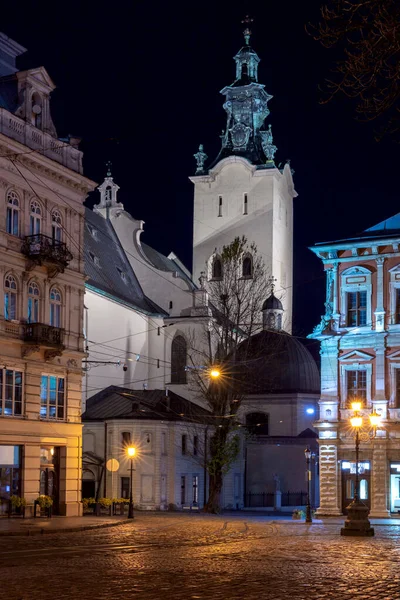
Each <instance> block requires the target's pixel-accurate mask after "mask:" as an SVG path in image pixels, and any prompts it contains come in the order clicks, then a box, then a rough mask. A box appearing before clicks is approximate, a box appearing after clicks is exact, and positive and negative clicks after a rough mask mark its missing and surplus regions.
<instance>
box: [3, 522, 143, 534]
mask: <svg viewBox="0 0 400 600" xmlns="http://www.w3.org/2000/svg"><path fill="white" fill-rule="evenodd" d="M131 521H132V519H124V520H123V521H117V522H116V523H99V524H98V525H81V526H78V527H62V528H60V529H44V528H42V529H40V528H39V527H33V528H31V529H26V530H22V531H0V538H1V537H26V536H32V535H47V534H54V533H76V532H77V531H89V530H92V529H107V528H109V527H117V526H118V525H126V523H131Z"/></svg>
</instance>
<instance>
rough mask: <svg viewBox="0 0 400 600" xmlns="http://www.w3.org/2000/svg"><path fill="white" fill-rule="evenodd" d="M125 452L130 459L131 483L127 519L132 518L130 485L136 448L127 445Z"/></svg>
mask: <svg viewBox="0 0 400 600" xmlns="http://www.w3.org/2000/svg"><path fill="white" fill-rule="evenodd" d="M126 453H127V455H128V457H129V458H130V460H131V482H130V483H131V485H130V488H131V489H130V495H129V510H128V519H133V493H132V486H133V457H134V456H135V454H136V448H135V447H134V446H128V447H127V448H126Z"/></svg>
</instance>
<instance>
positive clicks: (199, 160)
mask: <svg viewBox="0 0 400 600" xmlns="http://www.w3.org/2000/svg"><path fill="white" fill-rule="evenodd" d="M193 156H194V158H195V159H196V164H197V169H196V175H201V174H202V173H204V163H205V162H206V160H207V158H208V156H207V154H206V153H205V152H204V147H203V144H200V146H199V151H198V152H196V154H193Z"/></svg>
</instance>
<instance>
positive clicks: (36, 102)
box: [31, 92, 43, 129]
mask: <svg viewBox="0 0 400 600" xmlns="http://www.w3.org/2000/svg"><path fill="white" fill-rule="evenodd" d="M42 110H43V108H42V98H41V97H40V95H39V94H38V93H36V92H35V93H34V94H33V95H32V117H31V123H32V125H33V126H34V127H37V128H38V129H42Z"/></svg>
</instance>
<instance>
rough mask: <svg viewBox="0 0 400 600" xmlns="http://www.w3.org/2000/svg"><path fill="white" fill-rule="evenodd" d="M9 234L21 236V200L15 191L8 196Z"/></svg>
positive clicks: (11, 191)
mask: <svg viewBox="0 0 400 600" xmlns="http://www.w3.org/2000/svg"><path fill="white" fill-rule="evenodd" d="M7 233H10V234H11V235H18V234H19V198H18V195H17V193H16V192H14V190H10V191H9V192H8V194H7Z"/></svg>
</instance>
